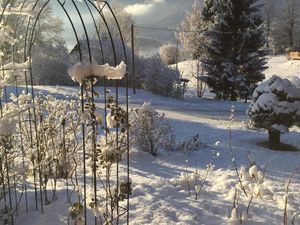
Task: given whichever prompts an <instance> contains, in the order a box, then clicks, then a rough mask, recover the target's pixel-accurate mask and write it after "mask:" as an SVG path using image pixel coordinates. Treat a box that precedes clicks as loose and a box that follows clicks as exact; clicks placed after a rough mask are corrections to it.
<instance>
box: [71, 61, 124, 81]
mask: <svg viewBox="0 0 300 225" xmlns="http://www.w3.org/2000/svg"><path fill="white" fill-rule="evenodd" d="M125 74H126V64H125V63H124V62H123V61H122V62H121V63H120V64H119V65H117V66H116V67H111V66H110V65H109V64H108V63H106V64H104V65H98V64H97V63H96V62H94V61H93V62H91V63H87V62H78V63H77V64H75V65H74V66H73V67H71V68H70V69H69V75H70V76H71V78H72V79H73V80H74V81H75V82H78V83H79V84H82V83H83V82H84V80H85V79H86V78H88V77H106V78H107V79H109V80H121V79H122V78H123V77H124V76H125Z"/></svg>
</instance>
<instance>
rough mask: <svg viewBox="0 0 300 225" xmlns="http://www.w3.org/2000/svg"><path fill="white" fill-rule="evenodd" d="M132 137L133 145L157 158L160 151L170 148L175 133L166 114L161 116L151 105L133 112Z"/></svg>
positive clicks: (146, 104) (131, 118)
mask: <svg viewBox="0 0 300 225" xmlns="http://www.w3.org/2000/svg"><path fill="white" fill-rule="evenodd" d="M130 124H131V127H130V137H131V139H132V141H133V144H134V145H135V146H136V147H137V148H138V149H139V150H142V151H144V152H149V153H150V154H151V155H153V156H157V153H158V152H159V150H160V149H163V148H165V147H166V146H170V145H171V144H172V142H173V139H172V137H173V132H172V129H171V126H170V124H169V123H168V121H167V120H166V119H165V117H164V114H159V113H158V112H157V111H156V110H155V109H154V108H153V107H152V106H151V105H150V103H144V104H143V105H142V107H141V108H139V109H135V110H133V112H132V113H131V115H130Z"/></svg>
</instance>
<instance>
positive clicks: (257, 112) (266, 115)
mask: <svg viewBox="0 0 300 225" xmlns="http://www.w3.org/2000/svg"><path fill="white" fill-rule="evenodd" d="M253 99H254V102H253V103H252V104H251V105H250V106H249V109H248V111H247V113H248V115H249V116H250V118H251V120H252V122H253V126H254V127H256V128H263V129H267V130H268V133H269V143H270V145H271V146H272V147H275V146H276V145H278V144H280V134H281V133H283V132H286V131H288V129H289V127H291V126H293V125H295V124H297V123H298V124H299V120H300V88H297V87H295V86H294V85H293V84H292V83H291V82H290V81H289V80H287V79H282V78H280V77H278V76H272V77H271V78H270V79H269V80H267V81H265V82H263V83H261V84H260V85H259V86H258V87H257V88H256V89H255V91H254V93H253Z"/></svg>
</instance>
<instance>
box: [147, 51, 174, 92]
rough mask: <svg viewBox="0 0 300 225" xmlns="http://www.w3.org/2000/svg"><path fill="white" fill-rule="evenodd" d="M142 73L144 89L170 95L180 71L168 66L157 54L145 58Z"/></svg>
mask: <svg viewBox="0 0 300 225" xmlns="http://www.w3.org/2000/svg"><path fill="white" fill-rule="evenodd" d="M143 65H144V67H145V70H144V72H143V75H142V77H143V78H142V80H143V87H144V89H146V90H148V91H151V92H152V93H154V94H158V95H162V96H172V94H173V92H174V85H175V84H178V83H179V77H180V72H179V71H178V70H176V69H172V68H170V67H168V66H167V65H166V64H165V63H163V62H162V60H161V59H160V57H159V56H158V55H154V56H153V57H152V58H149V59H145V60H144V62H143Z"/></svg>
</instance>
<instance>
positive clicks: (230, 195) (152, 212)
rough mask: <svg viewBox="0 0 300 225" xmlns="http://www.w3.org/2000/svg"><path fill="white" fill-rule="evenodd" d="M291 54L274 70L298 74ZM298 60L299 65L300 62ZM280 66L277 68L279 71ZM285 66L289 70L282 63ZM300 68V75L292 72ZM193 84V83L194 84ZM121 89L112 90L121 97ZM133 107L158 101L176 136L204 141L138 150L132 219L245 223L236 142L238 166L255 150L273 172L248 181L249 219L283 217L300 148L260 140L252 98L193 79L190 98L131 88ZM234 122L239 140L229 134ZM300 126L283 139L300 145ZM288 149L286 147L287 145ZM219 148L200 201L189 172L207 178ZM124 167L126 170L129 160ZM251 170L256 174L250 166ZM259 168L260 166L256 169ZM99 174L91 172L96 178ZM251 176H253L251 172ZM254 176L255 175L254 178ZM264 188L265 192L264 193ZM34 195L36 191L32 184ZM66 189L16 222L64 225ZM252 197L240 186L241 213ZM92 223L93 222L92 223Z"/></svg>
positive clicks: (292, 205) (61, 92)
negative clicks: (183, 149)
mask: <svg viewBox="0 0 300 225" xmlns="http://www.w3.org/2000/svg"><path fill="white" fill-rule="evenodd" d="M280 60H283V56H279V57H273V58H271V59H270V61H269V63H270V65H271V66H272V69H271V67H270V69H269V70H267V76H269V74H271V73H276V74H278V75H282V76H290V72H289V71H288V69H287V68H286V69H282V68H285V67H284V66H283V64H285V63H297V64H298V63H299V67H300V61H299V62H298V61H297V62H296V61H293V62H282V61H280ZM293 65H294V64H293ZM276 68H277V69H276ZM280 68H281V69H280ZM294 72H295V74H297V71H296V67H295V71H294ZM299 72H300V71H299ZM291 74H294V73H291ZM191 84H192V82H191ZM35 89H36V90H37V91H41V92H42V93H43V94H48V93H52V94H55V95H57V96H58V97H59V98H64V97H65V96H72V95H76V94H77V93H78V89H77V88H75V87H74V88H72V87H58V88H56V87H46V86H45V87H43V86H37V87H35ZM97 89H98V92H99V93H100V97H99V98H98V99H97V100H96V104H97V106H98V107H100V108H101V107H102V108H103V107H104V99H103V89H102V88H100V87H99V88H97ZM114 93H115V91H114V88H112V89H111V94H112V95H114ZM129 93H130V96H129V103H130V106H132V107H136V106H140V105H142V104H143V102H150V103H151V105H152V106H154V107H155V108H156V109H157V111H158V112H160V113H162V112H163V113H165V117H166V118H167V119H168V120H169V122H170V124H171V125H172V127H173V130H174V132H175V135H176V140H178V141H181V140H184V139H185V138H188V137H191V136H193V135H196V134H199V136H200V140H201V141H202V142H203V144H204V146H203V147H202V148H201V149H199V150H198V151H193V152H190V153H188V154H183V153H179V152H164V151H160V152H158V156H157V157H153V156H151V155H150V154H148V153H145V152H141V151H138V150H137V149H132V150H131V153H130V174H131V179H132V188H133V191H132V196H131V199H130V224H134V225H142V224H147V225H148V224H153V225H156V224H170V225H171V224H176V225H177V224H180V225H193V224H195V225H199V224H203V225H216V224H220V225H222V224H224V225H225V224H237V223H236V222H234V221H233V220H231V221H230V219H229V218H230V217H231V214H232V207H233V201H234V193H235V190H236V188H237V187H239V185H238V180H237V176H236V173H235V169H234V167H233V163H232V156H230V151H229V140H230V141H231V147H232V150H233V152H234V156H233V157H234V160H235V162H236V163H237V166H238V170H241V169H242V167H243V168H247V166H248V158H247V155H248V154H249V153H251V155H253V157H254V159H255V161H256V165H257V167H258V170H259V171H261V172H264V168H265V165H266V163H267V166H266V174H265V178H264V182H262V183H257V182H256V180H255V179H250V181H247V180H243V182H244V183H243V184H244V185H245V186H247V188H249V190H251V188H252V190H253V196H254V198H253V200H252V204H251V206H250V210H249V216H248V219H247V221H244V222H243V224H248V225H278V224H282V223H283V216H284V205H285V184H286V182H287V180H288V178H289V176H290V174H291V173H292V172H293V171H294V170H295V169H296V168H297V167H299V166H300V151H299V152H285V151H273V150H270V149H268V148H265V147H263V146H261V145H258V143H260V142H262V141H264V140H266V139H267V133H266V132H265V131H255V130H249V129H248V128H247V122H248V117H247V116H246V114H245V111H246V109H247V108H248V104H247V103H240V102H224V101H222V102H221V101H216V100H211V99H200V98H198V97H196V95H195V90H194V89H193V85H191V86H189V89H188V92H187V95H186V96H185V99H184V100H183V101H181V100H176V99H172V98H166V97H160V96H157V95H154V94H151V93H149V92H146V91H142V90H137V94H136V95H133V94H132V90H130V92H129ZM119 94H120V97H119V100H120V102H121V103H125V90H124V89H120V91H119ZM232 105H234V107H235V112H234V118H233V121H232V120H231V119H230V114H231V113H230V109H231V107H232ZM229 127H231V137H232V138H231V139H229V129H228V128H229ZM299 133H300V130H299V128H297V127H295V128H293V129H292V131H291V132H290V133H286V134H284V135H282V142H283V143H287V144H291V145H294V146H296V147H297V148H298V149H299V148H300V139H299ZM282 150H284V149H282ZM213 152H219V153H220V156H219V157H218V158H217V159H216V160H215V161H214V162H213V163H214V169H213V170H212V171H210V172H209V174H208V177H207V179H206V182H205V183H204V186H203V189H202V190H201V192H200V193H199V196H198V199H197V200H196V199H195V190H194V189H193V188H192V189H191V196H189V192H188V190H187V187H186V183H185V177H186V176H185V175H186V174H189V175H193V174H194V173H195V172H197V176H199V180H200V181H201V180H202V179H203V178H204V177H205V174H206V172H207V165H208V164H209V163H210V162H211V160H212V154H213ZM121 169H125V168H123V167H122V165H121ZM243 171H244V172H243V174H248V170H247V169H243ZM250 172H251V173H252V174H253V168H252V170H251V171H250ZM90 175H91V174H88V176H90ZM249 176H250V175H249ZM248 179H249V178H248ZM299 188H300V175H299V172H298V173H296V174H295V175H294V177H293V179H292V183H291V184H290V190H289V195H288V212H289V214H288V218H289V224H291V219H292V217H293V215H294V213H297V212H299V211H300V195H299ZM257 191H260V193H261V194H260V195H258V194H257V193H258V192H257ZM29 192H30V196H31V197H32V198H33V194H34V193H33V190H31V189H30V190H29ZM65 192H66V189H65V184H64V183H63V182H61V183H59V184H58V194H57V195H58V200H56V201H54V202H53V203H51V204H50V205H48V206H45V213H44V214H41V213H40V212H36V211H34V205H31V206H30V209H31V211H33V212H30V214H29V215H27V214H26V212H25V210H24V209H21V211H20V212H19V216H18V217H16V218H15V219H16V221H15V222H16V224H22V225H40V224H43V225H50V224H51V225H53V224H55V225H60V224H67V217H68V208H69V205H68V203H67V201H66V197H65V196H66V194H65ZM248 193H249V196H248V197H246V196H245V195H244V194H243V192H242V191H240V195H239V200H238V206H239V209H238V211H239V213H242V212H245V210H246V208H247V205H248V202H249V197H250V195H251V194H250V193H252V192H251V191H249V192H248ZM90 224H93V221H91V223H90ZM294 224H295V225H296V224H300V217H295V221H294Z"/></svg>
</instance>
